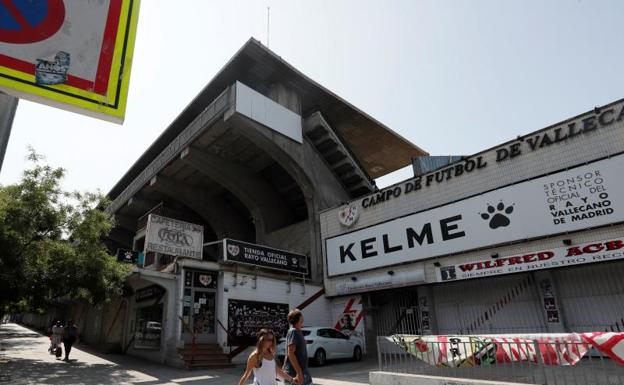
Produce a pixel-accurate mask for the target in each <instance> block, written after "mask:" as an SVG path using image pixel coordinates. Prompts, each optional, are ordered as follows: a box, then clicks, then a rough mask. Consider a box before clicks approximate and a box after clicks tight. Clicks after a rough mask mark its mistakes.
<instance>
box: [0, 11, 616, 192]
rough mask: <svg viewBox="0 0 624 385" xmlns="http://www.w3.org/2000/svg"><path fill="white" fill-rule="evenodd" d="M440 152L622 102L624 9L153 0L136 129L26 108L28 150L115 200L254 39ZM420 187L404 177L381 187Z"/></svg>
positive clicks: (12, 159) (19, 166) (21, 110)
mask: <svg viewBox="0 0 624 385" xmlns="http://www.w3.org/2000/svg"><path fill="white" fill-rule="evenodd" d="M267 6H270V7H271V22H270V42H269V43H270V48H271V49H272V50H274V51H275V52H276V53H277V54H278V55H280V56H281V57H282V58H284V59H285V60H287V61H289V62H290V63H291V64H293V65H294V66H295V67H297V68H298V69H299V70H300V71H302V72H303V73H305V74H307V75H308V76H310V77H311V78H312V79H314V80H316V81H317V82H319V83H320V84H322V85H324V86H325V87H327V88H329V89H330V90H332V91H334V92H335V93H337V94H338V95H340V96H341V97H343V98H345V99H346V100H348V101H350V102H351V103H352V104H354V105H356V106H357V107H359V108H361V109H362V110H364V111H366V112H367V113H369V114H370V115H372V116H373V117H375V118H376V119H378V120H379V121H381V122H383V123H385V124H386V125H387V126H389V127H391V128H392V129H394V130H395V131H397V132H399V133H400V134H401V135H403V136H404V137H405V138H407V139H409V140H411V141H412V142H414V143H416V144H417V145H418V146H420V147H421V148H423V149H425V150H427V151H428V152H429V153H431V154H432V155H441V154H472V153H475V152H478V151H480V150H483V149H486V148H488V147H491V146H494V145H496V144H498V143H502V142H504V141H506V140H509V139H512V138H515V137H516V136H517V135H519V134H526V133H529V132H532V131H535V130H537V129H540V128H543V127H545V126H547V125H550V124H553V123H556V122H558V121H561V120H563V119H566V118H568V117H571V116H573V115H577V114H580V113H582V112H585V111H587V110H589V109H591V108H593V107H594V106H599V105H602V104H606V103H609V102H611V101H615V100H617V99H620V98H623V97H624V65H623V64H624V1H617V0H613V1H601V0H592V1H587V0H583V1H578V0H571V1H563V0H561V1H554V0H553V1H542V0H536V1H528V0H521V1H520V0H518V1H494V0H493V1H442V0H432V1H417V0H408V1H381V0H380V1H362V0H357V1H337V0H332V1H293V0H286V1H261V0H253V1H252V0H250V1H230V0H228V1H219V2H217V1H204V0H176V1H167V0H143V1H142V4H141V14H140V17H139V30H138V34H137V42H136V48H135V58H134V63H133V68H132V77H131V82H130V95H129V101H128V107H127V115H126V120H125V123H124V124H123V125H122V126H119V125H115V124H111V123H106V122H102V121H98V120H96V119H93V118H87V117H83V116H80V115H76V114H73V113H70V112H65V111H61V110H57V109H54V108H50V107H47V106H43V105H38V104H34V103H30V102H27V101H20V104H19V107H18V111H17V115H16V118H15V123H14V126H13V132H12V135H11V140H10V142H9V147H8V150H7V154H6V157H5V161H4V165H3V169H2V171H1V172H0V183H2V184H7V183H12V182H15V181H17V180H18V179H19V177H20V175H21V172H22V170H23V169H24V167H25V166H26V162H25V155H26V148H27V145H29V144H30V145H32V146H33V147H34V148H35V149H36V150H37V151H38V152H40V153H42V154H44V155H46V157H47V160H48V162H49V163H51V164H52V165H56V166H63V167H65V168H66V169H67V171H68V174H67V177H66V181H65V187H66V188H68V189H71V190H74V189H79V190H95V189H100V190H101V191H102V192H104V193H107V192H108V191H109V190H110V188H111V187H112V186H113V185H114V184H115V183H116V182H117V181H118V180H119V179H120V178H121V176H122V175H123V174H124V173H125V172H126V171H127V170H128V169H129V167H130V166H131V165H132V164H133V163H134V162H135V161H136V160H137V158H138V157H139V156H140V155H141V154H142V153H143V152H144V151H145V149H146V148H147V147H148V146H149V145H150V144H151V143H152V142H153V141H154V139H155V138H156V137H157V136H158V135H159V134H160V133H161V132H162V131H163V130H164V129H165V128H166V127H167V126H168V124H169V123H170V122H171V121H172V120H173V119H174V118H175V117H176V116H177V115H178V113H179V112H181V110H182V109H183V108H184V106H186V105H187V104H188V103H189V102H190V101H191V99H192V98H193V97H194V96H195V95H196V94H197V92H199V90H200V89H201V88H202V87H203V86H204V85H205V84H206V83H207V82H208V81H210V79H211V78H212V77H213V76H214V75H215V74H216V72H217V71H218V70H219V69H220V68H221V67H222V66H223V65H224V64H225V63H226V62H227V60H228V59H229V58H230V57H231V56H232V55H233V54H234V53H235V52H236V51H237V50H238V49H239V48H240V46H241V45H242V44H244V43H245V42H246V41H247V39H249V37H251V36H254V37H256V38H257V39H259V40H261V41H262V42H263V43H266V35H267V33H266V21H267V20H266V19H267V17H266V13H267V9H266V8H267ZM409 176H411V170H409V169H404V170H402V171H400V172H397V173H394V174H393V175H390V176H387V177H384V178H382V179H381V180H379V181H378V184H379V185H380V186H385V185H387V184H389V183H393V182H397V181H399V180H402V179H405V178H408V177H409Z"/></svg>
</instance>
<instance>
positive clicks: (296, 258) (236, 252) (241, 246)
mask: <svg viewBox="0 0 624 385" xmlns="http://www.w3.org/2000/svg"><path fill="white" fill-rule="evenodd" d="M223 250H224V252H223V260H224V261H230V262H236V263H243V264H246V265H252V266H258V267H264V268H267V269H272V270H281V271H285V272H289V273H294V274H303V275H306V274H308V257H306V256H305V255H302V254H296V253H291V252H290V251H283V250H278V249H274V248H271V247H266V246H261V245H256V244H253V243H247V242H241V241H235V240H233V239H227V238H226V239H224V240H223Z"/></svg>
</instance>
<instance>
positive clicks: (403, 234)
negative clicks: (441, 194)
mask: <svg viewBox="0 0 624 385" xmlns="http://www.w3.org/2000/svg"><path fill="white" fill-rule="evenodd" d="M622 170H624V155H618V156H614V157H611V158H608V159H604V160H600V161H595V162H592V163H589V164H587V165H583V166H579V167H575V168H571V169H569V170H567V171H563V172H559V173H555V174H552V175H548V176H545V177H541V178H536V179H533V180H530V181H527V182H524V183H519V184H515V185H512V186H508V187H505V188H501V189H498V190H494V191H491V192H488V193H484V194H481V195H477V196H474V197H471V198H467V199H464V200H461V201H457V202H455V203H451V204H448V205H444V206H440V207H438V208H434V209H431V210H426V211H422V212H419V213H415V214H410V215H407V216H404V217H400V218H396V219H394V220H391V221H388V222H384V223H380V224H377V225H373V226H370V227H367V228H364V229H361V230H357V231H353V232H350V233H346V234H342V235H339V236H336V237H332V238H327V239H326V240H325V243H326V256H327V272H328V275H329V276H335V275H341V274H349V273H353V272H357V271H363V270H370V269H375V268H379V267H384V266H390V265H395V264H399V263H404V262H410V261H415V260H421V259H426V258H431V257H436V256H441V255H447V254H451V253H458V252H463V251H467V250H471V249H476V248H480V247H485V246H490V245H496V244H500V243H506V242H512V241H518V240H522V239H529V238H535V237H539V236H545V235H551V234H557V233H562V232H568V231H576V230H581V229H586V228H589V227H595V226H602V225H606V224H609V223H614V222H620V221H623V220H624V181H623V179H622V177H621V173H622Z"/></svg>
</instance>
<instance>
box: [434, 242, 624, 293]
mask: <svg viewBox="0 0 624 385" xmlns="http://www.w3.org/2000/svg"><path fill="white" fill-rule="evenodd" d="M622 258H624V238H615V239H607V240H603V241H597V242H591V243H585V244H582V245H577V246H572V247H558V248H554V249H547V250H542V251H536V252H531V253H523V254H518V255H509V256H503V257H500V258H496V259H492V258H484V259H481V260H477V261H472V262H467V263H462V264H458V265H452V266H442V267H438V268H436V274H437V281H438V282H447V281H457V280H462V279H470V278H483V277H490V276H494V275H502V274H511V273H522V272H526V271H533V270H542V269H551V268H557V267H564V266H573V265H582V264H585V263H594V262H605V261H613V260H616V259H622Z"/></svg>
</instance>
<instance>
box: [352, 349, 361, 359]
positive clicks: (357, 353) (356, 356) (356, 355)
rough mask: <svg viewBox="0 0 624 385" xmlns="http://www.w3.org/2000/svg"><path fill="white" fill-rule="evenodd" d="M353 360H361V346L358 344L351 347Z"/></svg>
mask: <svg viewBox="0 0 624 385" xmlns="http://www.w3.org/2000/svg"><path fill="white" fill-rule="evenodd" d="M353 361H362V348H361V347H359V346H356V347H355V349H353Z"/></svg>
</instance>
